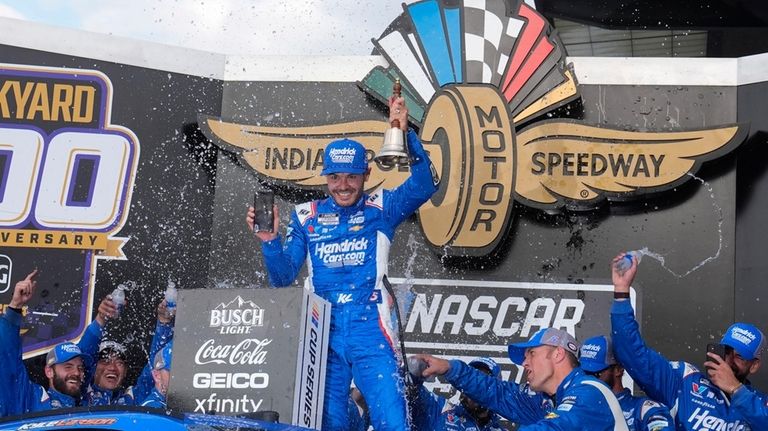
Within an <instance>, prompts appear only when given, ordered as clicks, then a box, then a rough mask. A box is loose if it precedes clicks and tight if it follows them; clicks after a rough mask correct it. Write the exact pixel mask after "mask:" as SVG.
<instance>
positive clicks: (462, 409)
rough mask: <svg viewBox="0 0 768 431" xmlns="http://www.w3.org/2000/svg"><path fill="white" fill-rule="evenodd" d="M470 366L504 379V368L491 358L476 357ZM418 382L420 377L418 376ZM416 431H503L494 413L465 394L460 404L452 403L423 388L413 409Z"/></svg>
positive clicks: (460, 399) (420, 389)
mask: <svg viewBox="0 0 768 431" xmlns="http://www.w3.org/2000/svg"><path fill="white" fill-rule="evenodd" d="M469 366H470V367H473V368H475V369H477V370H479V371H480V372H481V373H484V374H487V375H489V376H491V377H494V378H496V379H499V378H501V369H500V367H499V364H497V363H496V362H495V361H494V360H493V359H491V358H477V359H473V360H472V361H470V363H469ZM415 377H416V378H417V379H418V378H420V377H421V376H415ZM411 415H412V417H413V429H414V430H416V431H422V430H423V431H427V430H429V431H432V430H476V431H501V430H503V429H504V428H502V427H501V426H500V425H499V417H498V415H496V414H495V413H493V412H492V411H490V410H488V409H487V408H485V407H482V406H481V405H480V404H478V403H477V402H475V401H474V400H473V399H472V398H470V397H468V396H467V395H466V394H464V393H462V394H461V397H460V398H459V405H454V404H452V403H450V402H449V401H448V400H446V399H445V398H443V397H441V396H438V395H436V394H433V393H431V392H429V391H428V390H427V388H425V387H424V386H420V387H419V391H418V392H417V393H416V399H415V400H414V402H413V407H412V409H411Z"/></svg>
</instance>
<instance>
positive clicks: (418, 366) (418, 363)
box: [408, 356, 427, 377]
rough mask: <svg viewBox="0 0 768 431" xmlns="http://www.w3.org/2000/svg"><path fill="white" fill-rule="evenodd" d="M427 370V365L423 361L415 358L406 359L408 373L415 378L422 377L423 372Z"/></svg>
mask: <svg viewBox="0 0 768 431" xmlns="http://www.w3.org/2000/svg"><path fill="white" fill-rule="evenodd" d="M426 369H427V363H426V361H424V360H423V359H419V358H417V357H415V356H411V357H409V358H408V372H409V373H411V374H413V375H414V376H416V377H422V374H423V373H424V370H426Z"/></svg>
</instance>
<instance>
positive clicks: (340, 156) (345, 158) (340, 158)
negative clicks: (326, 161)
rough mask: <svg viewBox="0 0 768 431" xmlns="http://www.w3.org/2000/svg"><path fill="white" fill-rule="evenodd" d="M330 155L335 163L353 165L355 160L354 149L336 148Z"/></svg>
mask: <svg viewBox="0 0 768 431" xmlns="http://www.w3.org/2000/svg"><path fill="white" fill-rule="evenodd" d="M328 154H329V155H330V156H331V161H332V162H333V163H352V161H353V160H354V159H355V149H354V148H334V149H332V150H331V151H330V152H329V153H328Z"/></svg>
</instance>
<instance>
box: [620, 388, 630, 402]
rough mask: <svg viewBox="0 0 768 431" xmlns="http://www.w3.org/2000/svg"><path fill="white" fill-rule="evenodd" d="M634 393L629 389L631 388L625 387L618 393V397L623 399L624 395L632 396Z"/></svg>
mask: <svg viewBox="0 0 768 431" xmlns="http://www.w3.org/2000/svg"><path fill="white" fill-rule="evenodd" d="M631 396H632V393H631V392H630V391H629V389H627V388H624V389H623V390H622V391H621V392H619V393H618V394H616V399H618V400H621V399H622V398H624V397H631Z"/></svg>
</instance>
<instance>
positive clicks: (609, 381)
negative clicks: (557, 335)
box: [579, 335, 675, 431]
mask: <svg viewBox="0 0 768 431" xmlns="http://www.w3.org/2000/svg"><path fill="white" fill-rule="evenodd" d="M579 362H580V363H581V369H582V370H584V371H586V372H587V374H591V375H593V376H595V377H597V378H598V379H600V380H602V381H604V382H605V384H606V385H608V387H610V388H611V390H613V393H614V394H615V395H616V398H617V399H618V400H619V405H621V410H622V411H623V412H624V419H626V420H627V426H629V431H672V430H674V429H675V422H674V421H673V420H672V416H671V415H670V413H669V408H667V406H665V405H663V404H660V403H658V402H656V401H654V400H652V399H650V398H648V397H636V396H633V395H632V392H630V390H629V389H627V388H625V387H624V384H623V383H622V381H621V379H622V377H624V367H622V366H621V364H619V363H618V362H616V358H615V357H614V355H613V346H612V343H611V339H610V338H608V337H606V336H604V335H599V336H597V337H592V338H588V339H586V340H585V341H584V344H582V346H581V356H580V357H579Z"/></svg>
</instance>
